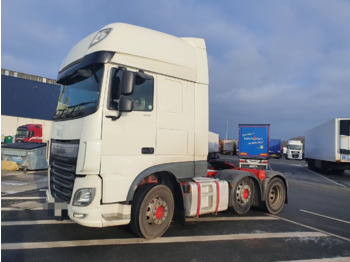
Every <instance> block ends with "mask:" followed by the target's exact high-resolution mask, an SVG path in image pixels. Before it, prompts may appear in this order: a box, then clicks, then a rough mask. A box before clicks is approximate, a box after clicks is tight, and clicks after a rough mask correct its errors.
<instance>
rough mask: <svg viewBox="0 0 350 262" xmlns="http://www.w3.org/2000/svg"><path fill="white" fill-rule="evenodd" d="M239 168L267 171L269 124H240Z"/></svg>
mask: <svg viewBox="0 0 350 262" xmlns="http://www.w3.org/2000/svg"><path fill="white" fill-rule="evenodd" d="M238 127H239V167H245V168H258V169H267V167H268V158H269V130H270V125H269V124H239V125H238Z"/></svg>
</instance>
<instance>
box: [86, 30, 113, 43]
mask: <svg viewBox="0 0 350 262" xmlns="http://www.w3.org/2000/svg"><path fill="white" fill-rule="evenodd" d="M111 31H112V28H106V29H102V30H100V31H99V32H98V33H97V34H96V36H95V38H94V39H93V40H92V42H91V44H90V46H89V47H91V46H93V45H96V44H97V43H99V42H101V41H102V40H103V39H105V38H106V37H107V36H108V34H109V33H110V32H111Z"/></svg>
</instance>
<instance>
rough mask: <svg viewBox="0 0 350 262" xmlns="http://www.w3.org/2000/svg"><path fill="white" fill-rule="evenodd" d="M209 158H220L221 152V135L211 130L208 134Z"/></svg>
mask: <svg viewBox="0 0 350 262" xmlns="http://www.w3.org/2000/svg"><path fill="white" fill-rule="evenodd" d="M208 139H209V140H208V160H209V159H213V158H219V153H220V137H219V134H216V133H213V132H209V134H208Z"/></svg>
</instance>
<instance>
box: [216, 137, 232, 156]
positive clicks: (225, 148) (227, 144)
mask: <svg viewBox="0 0 350 262" xmlns="http://www.w3.org/2000/svg"><path fill="white" fill-rule="evenodd" d="M220 146H221V153H222V154H224V155H226V154H228V155H233V154H234V153H235V140H233V139H223V140H221V141H220Z"/></svg>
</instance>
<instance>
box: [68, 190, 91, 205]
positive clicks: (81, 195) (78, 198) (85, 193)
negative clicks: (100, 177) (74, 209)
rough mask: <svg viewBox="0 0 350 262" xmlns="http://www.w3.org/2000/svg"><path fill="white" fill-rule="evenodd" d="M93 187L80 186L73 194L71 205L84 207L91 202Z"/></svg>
mask: <svg viewBox="0 0 350 262" xmlns="http://www.w3.org/2000/svg"><path fill="white" fill-rule="evenodd" d="M95 192H96V189H95V188H81V189H79V190H78V191H77V192H75V194H74V198H73V206H81V207H86V206H88V205H90V204H91V202H92V201H93V200H94V197H95Z"/></svg>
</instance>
